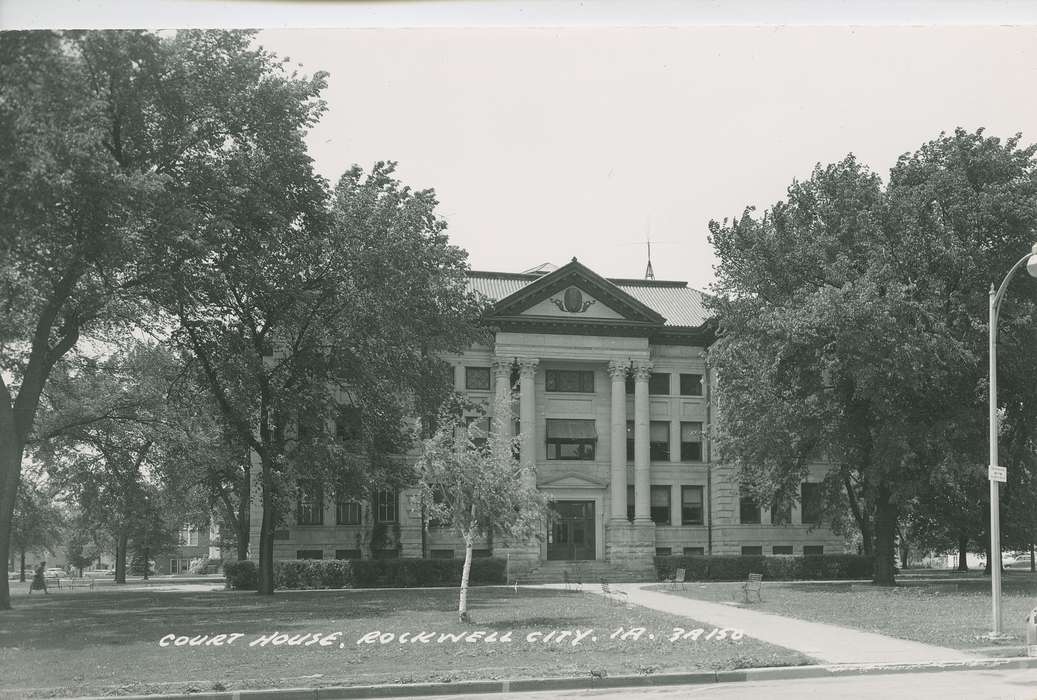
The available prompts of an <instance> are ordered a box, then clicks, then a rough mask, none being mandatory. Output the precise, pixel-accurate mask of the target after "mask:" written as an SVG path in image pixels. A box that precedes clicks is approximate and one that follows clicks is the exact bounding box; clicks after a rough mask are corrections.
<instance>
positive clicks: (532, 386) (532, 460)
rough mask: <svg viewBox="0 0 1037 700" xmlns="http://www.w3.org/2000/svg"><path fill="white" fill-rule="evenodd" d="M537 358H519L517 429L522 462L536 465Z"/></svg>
mask: <svg viewBox="0 0 1037 700" xmlns="http://www.w3.org/2000/svg"><path fill="white" fill-rule="evenodd" d="M539 362H540V361H539V360H534V359H528V358H527V359H522V360H519V423H520V426H519V429H520V430H521V431H522V445H521V447H520V449H521V450H522V462H523V463H524V464H530V465H533V467H534V468H535V467H536V460H537V449H536V448H537V441H536V432H537V431H536V423H537V421H536V394H535V391H536V381H535V379H536V371H537V365H538V364H539Z"/></svg>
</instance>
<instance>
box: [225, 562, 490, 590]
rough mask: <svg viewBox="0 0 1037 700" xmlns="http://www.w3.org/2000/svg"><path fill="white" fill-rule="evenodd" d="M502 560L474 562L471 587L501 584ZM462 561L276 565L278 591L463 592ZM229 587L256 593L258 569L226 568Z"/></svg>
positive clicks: (244, 564) (230, 565)
mask: <svg viewBox="0 0 1037 700" xmlns="http://www.w3.org/2000/svg"><path fill="white" fill-rule="evenodd" d="M505 565H506V562H505V560H504V559H496V558H492V557H490V558H479V559H473V560H472V570H471V572H470V573H469V576H468V582H469V584H471V585H473V586H478V585H494V584H503V583H505V580H504V569H505ZM463 567H464V560H463V559H284V560H281V561H275V562H274V587H275V588H287V589H300V588H378V587H386V588H414V587H418V586H459V585H460V584H461V570H462V568H463ZM223 570H224V574H225V576H226V580H227V587H228V588H233V589H237V590H252V591H254V590H256V588H257V587H258V586H259V568H258V566H257V564H256V562H254V561H237V562H227V563H226V564H225V565H224V567H223Z"/></svg>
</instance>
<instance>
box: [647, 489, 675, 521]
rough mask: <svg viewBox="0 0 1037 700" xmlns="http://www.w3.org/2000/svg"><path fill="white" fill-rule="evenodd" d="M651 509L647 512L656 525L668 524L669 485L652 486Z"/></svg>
mask: <svg viewBox="0 0 1037 700" xmlns="http://www.w3.org/2000/svg"><path fill="white" fill-rule="evenodd" d="M651 499H652V502H651V509H650V511H649V513H650V514H651V517H652V522H653V523H655V524H656V525H669V524H670V487H669V486H653V487H652V492H651Z"/></svg>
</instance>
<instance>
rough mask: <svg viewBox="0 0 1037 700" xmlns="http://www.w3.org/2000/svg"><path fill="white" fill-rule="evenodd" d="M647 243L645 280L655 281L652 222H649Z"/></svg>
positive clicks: (646, 235) (646, 234) (646, 236)
mask: <svg viewBox="0 0 1037 700" xmlns="http://www.w3.org/2000/svg"><path fill="white" fill-rule="evenodd" d="M645 243H647V244H648V267H646V268H645V279H646V280H654V279H655V270H653V269H652V222H651V221H649V222H648V230H647V231H645Z"/></svg>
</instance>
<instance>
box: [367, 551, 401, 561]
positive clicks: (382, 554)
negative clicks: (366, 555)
mask: <svg viewBox="0 0 1037 700" xmlns="http://www.w3.org/2000/svg"><path fill="white" fill-rule="evenodd" d="M371 554H372V558H374V559H399V558H400V553H399V552H397V551H396V550H395V549H378V550H375V551H374V552H372V553H371Z"/></svg>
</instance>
